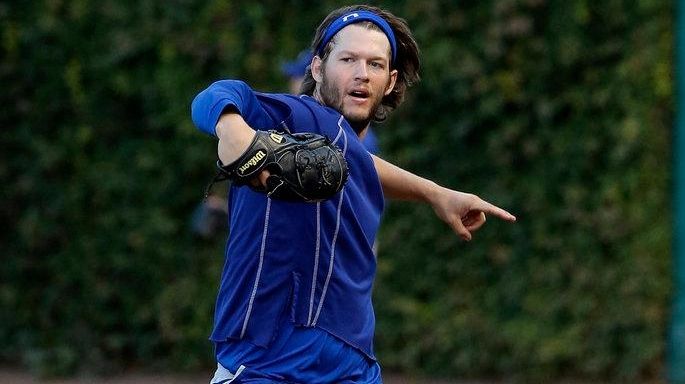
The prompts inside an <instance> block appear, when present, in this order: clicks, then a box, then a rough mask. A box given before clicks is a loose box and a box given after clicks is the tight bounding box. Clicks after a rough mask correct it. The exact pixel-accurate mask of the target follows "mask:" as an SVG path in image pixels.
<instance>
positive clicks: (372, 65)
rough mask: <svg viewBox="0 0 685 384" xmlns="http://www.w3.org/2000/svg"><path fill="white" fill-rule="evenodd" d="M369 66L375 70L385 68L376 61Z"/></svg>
mask: <svg viewBox="0 0 685 384" xmlns="http://www.w3.org/2000/svg"><path fill="white" fill-rule="evenodd" d="M369 65H370V66H371V67H372V68H376V69H383V68H385V67H384V66H383V63H380V62H378V61H372V62H371V63H370V64H369Z"/></svg>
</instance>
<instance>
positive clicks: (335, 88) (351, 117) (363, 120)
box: [319, 70, 383, 134]
mask: <svg viewBox="0 0 685 384" xmlns="http://www.w3.org/2000/svg"><path fill="white" fill-rule="evenodd" d="M322 75H323V76H322V77H323V80H322V81H321V86H320V87H319V97H320V98H321V101H322V102H323V103H324V104H325V105H327V106H329V107H331V108H333V109H335V110H336V111H338V112H340V114H341V115H343V116H344V117H345V120H347V122H348V123H350V126H351V127H352V129H354V131H355V132H356V133H357V134H359V133H360V132H362V131H363V130H364V129H365V128H366V127H367V126H368V125H369V123H370V122H371V120H373V117H374V116H375V115H376V112H377V111H378V108H379V107H380V105H381V102H383V97H382V96H381V97H376V98H375V100H373V101H372V104H371V108H369V110H368V111H367V112H366V113H364V114H363V115H361V114H359V113H355V114H352V113H351V112H350V111H347V110H346V109H345V105H344V103H343V97H344V95H343V94H342V88H341V87H340V86H339V85H338V84H337V83H335V82H333V81H330V80H329V79H328V78H327V77H326V72H325V70H324V71H323V73H322ZM380 94H381V95H382V92H381V93H380Z"/></svg>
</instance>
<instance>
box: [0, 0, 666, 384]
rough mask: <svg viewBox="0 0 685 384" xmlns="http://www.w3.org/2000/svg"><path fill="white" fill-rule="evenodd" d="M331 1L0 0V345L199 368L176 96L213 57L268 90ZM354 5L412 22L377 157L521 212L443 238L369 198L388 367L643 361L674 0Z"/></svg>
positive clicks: (653, 309)
mask: <svg viewBox="0 0 685 384" xmlns="http://www.w3.org/2000/svg"><path fill="white" fill-rule="evenodd" d="M346 4H352V2H345V1H328V0H323V1H319V2H316V3H311V2H307V1H295V0H277V1H276V0H266V1H261V2H247V1H240V2H239V1H229V0H203V1H201V0H166V1H161V0H145V1H140V0H135V1H133V0H101V1H88V0H71V1H62V0H37V1H9V2H0V84H2V92H0V127H1V130H0V144H1V145H2V147H1V148H2V149H1V150H0V178H1V179H0V180H1V181H2V188H1V189H0V193H1V195H0V196H1V198H0V220H1V222H2V223H3V227H4V230H2V231H0V244H1V253H0V257H1V259H0V364H3V365H6V366H11V367H19V368H20V369H25V370H28V371H29V372H31V374H33V375H35V376H36V377H51V376H64V375H67V376H69V375H81V374H84V373H92V374H101V375H108V374H112V373H118V372H121V371H124V370H127V369H130V368H132V367H133V368H135V367H144V368H145V369H148V370H153V371H154V370H158V371H173V372H179V373H184V372H195V371H202V372H207V373H208V374H209V372H211V370H212V367H213V366H214V359H213V348H212V345H211V343H210V342H209V341H208V340H207V337H208V335H209V332H210V330H211V324H212V314H213V306H214V300H215V294H216V289H217V287H218V283H219V276H220V272H221V268H222V265H223V246H224V242H225V233H224V232H223V231H221V230H219V231H215V234H214V235H202V236H199V235H198V233H197V231H194V230H193V224H192V217H193V215H194V214H193V212H196V210H197V209H198V204H199V203H200V202H201V200H202V197H203V190H204V187H205V185H206V184H207V182H208V181H209V180H210V179H211V177H212V175H213V173H214V161H215V159H216V142H215V140H213V139H212V138H209V137H207V136H205V135H203V134H201V133H199V131H197V130H196V129H195V128H194V127H193V126H192V123H191V121H190V102H191V101H192V99H193V97H194V96H195V94H197V93H198V92H199V91H200V90H202V89H203V88H205V87H206V86H208V85H209V84H210V83H211V82H213V81H215V80H218V79H222V78H240V79H244V80H246V81H248V82H249V83H250V84H251V85H252V86H253V87H254V88H256V89H259V90H263V91H278V92H280V91H286V90H287V87H288V80H287V79H286V78H285V77H284V76H283V74H282V73H281V67H282V65H283V63H285V62H287V61H289V60H292V59H293V58H294V57H296V56H297V55H298V53H299V52H300V51H301V50H302V49H304V48H306V47H307V46H308V44H309V42H310V40H311V38H312V35H313V31H314V29H315V27H316V26H317V25H318V23H319V22H320V20H321V19H322V18H323V17H324V16H325V15H326V14H327V13H328V12H329V11H331V10H332V9H335V8H337V7H339V6H342V5H346ZM371 4H373V5H379V6H382V7H385V8H387V9H389V10H390V11H392V12H393V13H395V14H397V15H399V16H401V17H404V18H405V19H406V20H407V21H408V23H409V25H410V26H411V27H412V29H413V31H414V34H415V37H416V39H417V41H418V43H419V46H420V47H421V49H422V60H423V61H422V64H423V70H422V81H421V82H420V83H419V84H418V85H417V86H416V87H414V88H413V89H412V90H411V91H410V92H409V94H408V99H407V101H406V103H405V104H404V105H403V106H401V107H400V108H399V109H398V110H397V111H396V112H395V113H394V114H393V115H392V116H391V118H390V120H389V121H388V122H387V123H385V124H382V125H378V126H375V127H374V129H375V132H376V134H377V137H378V144H379V147H380V152H381V156H382V157H385V158H386V159H388V160H390V161H392V162H395V163H396V164H398V165H400V166H402V167H404V168H406V169H409V170H411V171H413V172H415V173H418V174H420V175H422V176H426V177H428V178H432V179H434V180H436V181H437V182H439V183H441V184H443V185H446V186H450V187H452V188H455V189H459V190H462V191H469V192H474V193H477V194H479V195H480V196H482V197H483V198H485V199H487V200H490V201H492V202H494V203H496V204H498V205H501V206H503V207H505V208H507V209H509V210H511V211H512V212H513V213H515V214H516V215H517V216H518V222H517V223H516V224H515V225H511V224H506V223H502V222H498V221H497V220H490V221H489V222H488V223H487V225H486V226H485V227H483V228H482V229H481V230H480V231H479V232H478V233H477V234H476V236H475V239H474V241H472V242H471V243H464V242H462V241H460V240H459V238H458V237H457V236H455V235H454V234H453V233H452V232H451V231H450V230H449V228H448V227H447V226H446V225H445V224H444V223H442V222H441V221H439V220H438V219H436V218H435V216H434V214H433V212H432V211H431V209H430V207H428V206H421V205H416V204H408V203H397V202H393V203H391V204H389V205H388V206H387V211H386V214H385V216H384V221H383V227H382V231H381V233H380V235H379V243H378V253H379V254H378V263H379V268H378V277H377V280H376V284H375V299H374V300H375V305H376V311H377V319H378V327H377V337H376V349H377V354H378V356H379V358H380V360H381V363H382V365H383V367H384V369H386V370H388V371H394V372H414V373H418V374H421V375H424V376H427V377H441V378H459V379H481V378H494V379H497V378H506V379H514V380H519V381H523V382H531V381H533V382H550V381H554V380H563V379H566V378H573V379H578V380H581V381H610V382H645V381H650V382H660V381H662V380H664V378H665V376H666V375H665V371H666V365H667V364H666V363H667V344H668V343H667V340H668V333H669V323H670V307H671V301H672V299H673V297H672V292H673V283H672V271H671V265H672V261H671V258H672V252H671V248H672V246H671V244H672V224H671V222H672V214H671V210H670V208H671V204H672V201H671V200H672V193H671V183H672V180H671V164H672V155H671V154H672V150H671V147H672V143H671V142H672V134H673V117H674V89H673V51H674V43H673V34H674V4H673V2H670V1H666V0H640V1H621V0H607V1H593V0H572V1H562V0H482V1H459V2H456V1H441V0H406V1H402V0H397V1H373V2H371ZM223 188H224V190H223V191H222V186H217V187H215V191H216V192H217V193H218V194H219V195H220V194H221V193H223V192H224V191H225V187H223ZM210 233H211V232H210Z"/></svg>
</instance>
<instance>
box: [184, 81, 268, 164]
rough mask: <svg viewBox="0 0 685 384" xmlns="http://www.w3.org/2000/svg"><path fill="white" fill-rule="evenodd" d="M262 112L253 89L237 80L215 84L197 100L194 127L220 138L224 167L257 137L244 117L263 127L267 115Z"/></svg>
mask: <svg viewBox="0 0 685 384" xmlns="http://www.w3.org/2000/svg"><path fill="white" fill-rule="evenodd" d="M261 112H262V108H261V107H260V105H259V102H258V101H257V98H256V97H255V95H254V92H253V91H252V89H251V88H250V87H249V86H248V85H247V84H245V83H244V82H242V81H237V80H222V81H217V82H215V83H213V84H212V85H210V86H209V87H208V88H207V89H205V90H204V91H202V92H200V93H199V94H198V95H197V96H196V97H195V99H194V100H193V103H192V106H191V114H192V118H193V123H194V124H195V126H196V127H197V128H198V129H199V130H201V131H202V132H204V133H207V134H209V135H212V136H216V137H217V138H218V139H219V143H218V147H217V154H218V156H219V159H220V160H221V162H222V163H223V164H230V163H232V162H233V161H235V160H236V159H237V158H238V157H239V156H240V155H241V154H242V153H243V152H245V149H247V147H248V146H249V145H250V143H251V142H252V139H253V138H254V135H255V131H254V129H252V127H251V126H250V124H248V122H247V121H246V120H245V118H244V117H243V115H244V116H247V118H248V119H250V120H251V121H254V122H255V123H257V124H259V123H260V122H261V123H262V124H263V123H264V122H263V120H264V119H265V118H267V117H268V116H267V117H265V116H263V115H264V114H263V113H261Z"/></svg>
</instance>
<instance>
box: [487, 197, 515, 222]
mask: <svg viewBox="0 0 685 384" xmlns="http://www.w3.org/2000/svg"><path fill="white" fill-rule="evenodd" d="M480 205H481V206H480V207H478V209H480V210H481V211H483V212H485V213H489V214H491V215H494V216H497V217H499V218H500V219H502V220H506V221H512V222H513V221H516V216H514V215H512V214H511V213H509V212H507V211H505V210H504V209H502V208H500V207H498V206H496V205H494V204H490V203H488V202H487V201H485V200H481V204H480Z"/></svg>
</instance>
